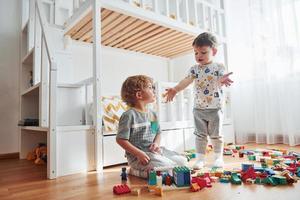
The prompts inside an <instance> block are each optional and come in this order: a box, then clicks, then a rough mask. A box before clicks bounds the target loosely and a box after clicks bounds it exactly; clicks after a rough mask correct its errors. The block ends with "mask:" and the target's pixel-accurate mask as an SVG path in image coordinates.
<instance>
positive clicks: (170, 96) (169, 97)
mask: <svg viewBox="0 0 300 200" xmlns="http://www.w3.org/2000/svg"><path fill="white" fill-rule="evenodd" d="M176 94H177V91H176V90H175V89H174V88H168V89H166V93H164V94H163V97H165V98H166V101H167V102H169V101H173V99H174V97H175V95H176Z"/></svg>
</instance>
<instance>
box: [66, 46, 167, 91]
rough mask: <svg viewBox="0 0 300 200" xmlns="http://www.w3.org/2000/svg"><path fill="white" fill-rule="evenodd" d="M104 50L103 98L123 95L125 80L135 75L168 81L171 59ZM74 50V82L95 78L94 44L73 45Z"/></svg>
mask: <svg viewBox="0 0 300 200" xmlns="http://www.w3.org/2000/svg"><path fill="white" fill-rule="evenodd" d="M102 49H103V53H102V64H103V75H102V76H101V78H103V88H102V89H103V93H102V94H103V95H111V94H120V89H121V85H122V83H123V81H124V80H125V79H126V78H127V77H128V76H132V75H137V74H145V75H148V76H150V77H153V78H154V79H155V81H168V60H167V59H164V58H161V57H157V56H150V55H145V54H142V53H136V52H131V51H125V50H122V49H114V48H110V47H103V48H102ZM70 51H71V52H72V58H73V65H74V68H75V71H74V81H75V82H76V81H79V80H82V79H85V78H89V77H91V76H92V64H93V57H92V45H90V44H85V43H79V42H73V44H72V47H71V50H70ZM83 66H84V67H83Z"/></svg>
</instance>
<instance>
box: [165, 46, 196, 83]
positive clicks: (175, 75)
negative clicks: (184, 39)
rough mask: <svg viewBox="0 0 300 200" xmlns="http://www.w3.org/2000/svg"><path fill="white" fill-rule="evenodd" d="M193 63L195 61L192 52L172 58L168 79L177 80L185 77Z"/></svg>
mask: <svg viewBox="0 0 300 200" xmlns="http://www.w3.org/2000/svg"><path fill="white" fill-rule="evenodd" d="M191 48H192V47H191ZM195 64H196V61H195V58H194V54H193V53H189V54H187V55H184V56H180V57H178V58H174V59H172V60H171V62H170V67H171V70H170V73H171V74H170V77H171V78H170V81H174V82H178V81H180V80H181V79H183V78H184V77H186V75H187V73H188V70H189V69H190V68H191V67H192V66H193V65H195Z"/></svg>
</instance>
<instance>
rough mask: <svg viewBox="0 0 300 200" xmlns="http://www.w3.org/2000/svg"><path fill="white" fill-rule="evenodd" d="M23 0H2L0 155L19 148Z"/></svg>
mask: <svg viewBox="0 0 300 200" xmlns="http://www.w3.org/2000/svg"><path fill="white" fill-rule="evenodd" d="M17 13H20V1H18V0H10V1H0V127H1V128H0V154H6V153H13V152H18V151H19V145H18V141H19V140H18V135H19V134H18V127H17V123H18V119H19V60H20V57H19V56H20V55H19V52H20V50H19V33H20V29H19V28H20V16H19V15H18V14H17Z"/></svg>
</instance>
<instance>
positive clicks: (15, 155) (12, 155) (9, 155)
mask: <svg viewBox="0 0 300 200" xmlns="http://www.w3.org/2000/svg"><path fill="white" fill-rule="evenodd" d="M19 157H20V153H19V152H16V153H6V154H0V160H3V159H13V158H19Z"/></svg>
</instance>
